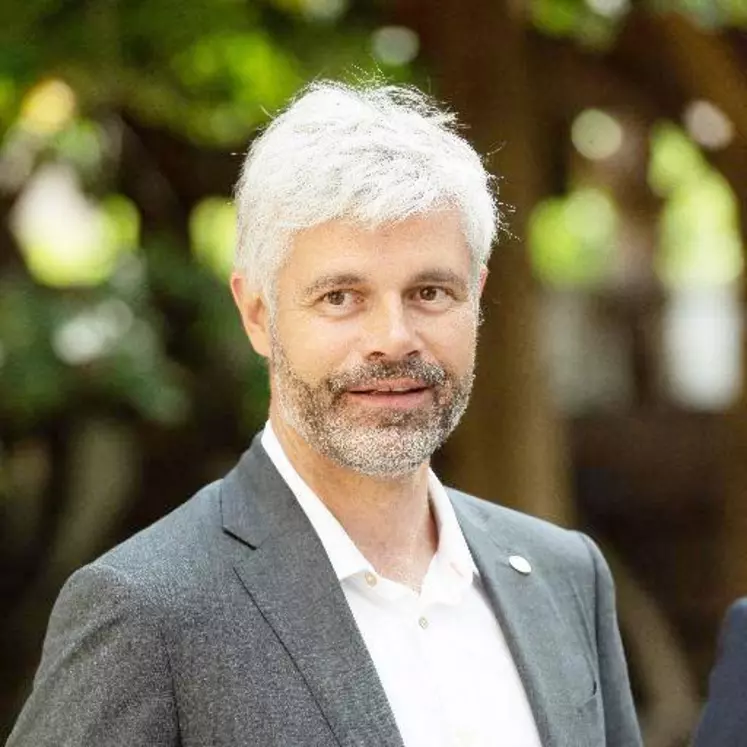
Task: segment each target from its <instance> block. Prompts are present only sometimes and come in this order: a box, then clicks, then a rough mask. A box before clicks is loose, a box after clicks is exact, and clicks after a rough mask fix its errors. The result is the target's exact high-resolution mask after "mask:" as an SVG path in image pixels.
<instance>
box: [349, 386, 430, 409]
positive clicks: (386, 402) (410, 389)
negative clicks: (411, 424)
mask: <svg viewBox="0 0 747 747" xmlns="http://www.w3.org/2000/svg"><path fill="white" fill-rule="evenodd" d="M430 391H431V387H430V386H429V385H427V384H425V383H424V382H422V381H417V380H414V379H407V380H403V379H397V380H386V381H375V382H368V383H366V384H360V385H357V386H354V387H351V388H349V389H348V390H347V394H348V395H350V396H351V397H352V398H353V399H354V400H356V401H359V402H366V403H368V404H370V405H377V406H383V407H394V408H401V409H408V408H410V407H418V406H420V405H422V404H423V402H425V401H426V399H428V398H429V396H430V394H429V393H430Z"/></svg>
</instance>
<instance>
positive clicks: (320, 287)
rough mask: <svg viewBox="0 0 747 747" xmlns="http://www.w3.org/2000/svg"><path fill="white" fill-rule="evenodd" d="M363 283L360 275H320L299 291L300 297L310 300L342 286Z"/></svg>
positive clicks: (363, 279) (344, 273)
mask: <svg viewBox="0 0 747 747" xmlns="http://www.w3.org/2000/svg"><path fill="white" fill-rule="evenodd" d="M364 282H365V278H364V277H363V276H362V275H356V274H355V273H352V272H340V273H336V274H333V275H322V277H320V278H317V279H316V280H314V281H313V282H312V283H310V284H309V285H307V286H306V287H305V288H304V289H303V290H302V291H301V297H302V298H311V297H313V296H317V295H319V294H320V293H324V292H325V291H328V290H331V289H332V288H339V287H340V286H342V285H360V284H361V283H364Z"/></svg>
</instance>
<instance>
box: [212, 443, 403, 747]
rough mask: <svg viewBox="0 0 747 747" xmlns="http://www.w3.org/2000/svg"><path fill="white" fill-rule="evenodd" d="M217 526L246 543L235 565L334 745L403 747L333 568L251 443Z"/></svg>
mask: <svg viewBox="0 0 747 747" xmlns="http://www.w3.org/2000/svg"><path fill="white" fill-rule="evenodd" d="M221 512H222V517H223V528H224V531H226V532H227V533H228V534H230V535H232V536H233V537H235V538H236V539H237V540H239V541H240V542H242V543H244V544H245V545H247V546H248V547H249V548H251V550H248V549H247V548H244V551H243V552H239V553H237V554H236V556H235V558H236V559H235V562H234V565H235V569H236V572H237V573H238V575H239V578H240V579H241V582H242V583H243V585H244V587H245V588H246V590H247V592H248V593H249V594H250V595H251V596H252V599H253V600H254V602H255V604H256V605H257V607H258V608H259V610H260V611H261V613H262V615H263V616H264V618H265V620H266V621H267V623H268V624H269V625H270V626H271V627H272V629H273V630H274V632H275V634H276V635H277V636H278V638H279V639H280V640H281V642H282V643H283V645H284V646H285V648H286V650H287V651H288V653H289V655H290V656H291V658H292V659H293V661H294V663H295V665H296V667H297V668H298V670H299V672H300V674H301V676H302V677H303V678H304V680H305V681H306V684H307V686H308V687H309V689H310V691H311V693H312V695H313V697H314V699H315V700H316V702H317V705H318V706H319V708H320V710H321V711H322V713H323V714H324V716H325V718H326V720H327V722H328V724H329V726H330V729H331V730H332V733H333V734H334V736H335V738H336V740H337V742H338V743H339V744H340V745H341V747H363V746H364V745H367V746H369V747H375V746H376V747H379V746H382V745H383V746H385V747H390V746H391V747H403V744H402V739H401V737H400V735H399V731H398V729H397V725H396V722H395V720H394V715H393V714H392V711H391V708H390V706H389V702H388V701H387V697H386V694H385V692H384V689H383V687H382V685H381V682H380V680H379V677H378V674H377V673H376V667H375V666H374V664H373V661H372V660H371V657H370V655H369V653H368V649H367V648H366V645H365V643H364V642H363V639H362V637H361V635H360V633H359V631H358V627H357V625H356V623H355V619H354V618H353V615H352V613H351V611H350V608H349V606H348V604H347V601H346V599H345V595H344V593H343V591H342V587H341V586H340V584H339V582H338V580H337V577H336V576H335V573H334V570H333V568H332V565H331V564H330V562H329V560H328V558H327V555H326V553H325V551H324V547H323V546H322V544H321V542H320V541H319V538H318V537H317V535H316V533H315V532H314V530H313V529H312V527H311V524H310V523H309V521H308V519H307V518H306V515H305V514H304V513H303V511H302V510H301V508H300V506H299V505H298V503H297V501H296V499H295V497H294V496H293V494H292V493H291V491H290V489H289V488H288V486H287V485H286V484H285V482H284V481H283V479H282V478H281V477H280V475H279V474H278V472H277V470H276V469H275V468H274V466H273V465H272V463H271V462H270V459H269V458H268V456H267V455H266V454H265V452H264V449H262V447H261V445H260V443H259V440H258V439H255V441H254V443H253V444H252V446H251V448H250V449H249V450H248V451H247V452H246V453H245V454H244V456H243V457H242V459H241V461H240V462H239V465H238V466H237V468H236V469H235V470H234V471H233V472H231V473H230V474H229V475H228V476H227V477H226V479H225V480H224V481H223V485H222V489H221Z"/></svg>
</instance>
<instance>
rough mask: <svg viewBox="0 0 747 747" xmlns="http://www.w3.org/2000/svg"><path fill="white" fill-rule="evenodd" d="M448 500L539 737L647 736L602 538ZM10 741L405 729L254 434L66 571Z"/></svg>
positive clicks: (313, 739)
mask: <svg viewBox="0 0 747 747" xmlns="http://www.w3.org/2000/svg"><path fill="white" fill-rule="evenodd" d="M450 497H451V500H452V502H453V504H454V507H455V509H456V513H457V517H458V519H459V522H460V525H461V527H462V530H463V532H464V535H465V537H466V539H467V542H468V544H469V546H470V549H471V551H472V554H473V556H474V559H475V562H476V564H477V566H478V568H479V571H480V576H481V579H482V583H483V584H484V586H485V588H486V591H487V594H488V596H489V598H490V601H491V603H492V604H493V606H494V608H495V614H496V616H497V618H498V620H499V621H500V624H501V626H502V628H503V631H504V633H505V636H506V639H507V641H508V644H509V646H510V649H511V652H512V654H513V656H514V660H515V662H516V665H517V667H518V670H519V673H520V675H521V678H522V680H523V682H524V686H525V688H526V691H527V694H528V697H529V700H530V703H531V706H532V709H533V712H534V717H535V719H536V722H537V726H538V728H539V733H540V736H541V739H542V744H543V745H544V746H545V747H561V746H564V747H601V746H603V745H607V746H608V747H629V746H633V745H640V737H639V732H638V726H637V723H636V718H635V713H634V710H633V704H632V701H631V695H630V689H629V685H628V675H627V671H626V666H625V660H624V658H623V652H622V648H621V645H620V637H619V634H618V630H617V624H616V619H615V607H614V592H613V587H612V581H611V578H610V574H609V571H608V569H607V566H606V564H605V562H604V560H603V558H602V556H601V554H600V553H599V551H598V550H597V548H596V546H595V545H594V544H593V543H592V542H591V540H589V539H588V538H586V537H585V536H584V535H581V534H578V533H575V532H570V531H566V530H563V529H559V528H557V527H554V526H552V525H550V524H547V523H545V522H542V521H539V520H537V519H534V518H530V517H528V516H525V515H522V514H519V513H516V512H514V511H510V510H508V509H505V508H501V507H498V506H494V505H492V504H489V503H486V502H484V501H481V500H479V499H477V498H473V497H471V496H468V495H464V494H462V493H458V492H456V491H450ZM514 554H515V555H522V556H524V557H525V558H527V559H528V560H529V561H530V563H531V565H532V568H533V571H532V573H531V574H529V575H522V574H520V573H518V572H517V571H515V570H514V569H513V568H512V567H511V566H510V565H509V563H508V558H509V556H511V555H514ZM7 744H8V747H45V746H47V745H48V746H49V747H52V746H54V747H108V746H111V747H114V746H120V745H121V746H122V747H136V746H140V745H142V746H143V747H146V746H147V747H166V746H167V745H168V746H169V747H175V746H176V745H181V747H197V746H198V745H199V746H200V747H203V746H204V747H207V746H208V745H211V746H218V747H221V746H224V745H225V746H226V747H228V745H231V746H232V747H233V746H235V745H259V747H272V746H273V745H277V746H278V747H295V746H297V745H298V746H301V745H303V746H304V747H306V746H307V745H308V746H309V747H311V746H314V747H354V746H355V747H363V746H364V745H365V746H366V747H390V746H391V747H402V740H401V737H400V735H399V733H398V731H397V726H396V723H395V721H394V717H393V715H392V712H391V709H390V707H389V704H388V702H387V698H386V695H385V693H384V690H383V688H382V686H381V683H380V681H379V679H378V676H377V674H376V669H375V667H374V665H373V662H372V661H371V658H370V656H369V654H368V651H367V649H366V646H365V644H364V642H363V640H362V638H361V636H360V633H359V632H358V629H357V627H356V623H355V620H354V618H353V616H352V614H351V612H350V609H349V607H348V605H347V602H346V600H345V596H344V594H343V591H342V589H341V587H340V584H339V582H338V581H337V578H336V577H335V574H334V572H333V570H332V567H331V565H330V563H329V561H328V559H327V556H326V554H325V552H324V549H323V547H322V545H321V543H320V541H319V539H318V537H317V535H316V533H315V532H314V530H313V529H312V528H311V525H310V524H309V522H308V520H307V518H306V515H305V514H304V513H303V511H302V510H301V508H300V507H299V505H298V503H297V501H296V500H295V498H294V496H293V495H292V493H291V492H290V490H289V489H288V487H287V486H286V484H285V482H284V481H283V479H282V478H281V477H280V475H279V474H278V472H277V471H276V470H275V468H274V466H273V465H272V462H271V461H270V459H269V458H268V457H267V455H266V453H265V452H264V450H263V449H262V447H261V445H260V442H259V440H258V439H255V441H254V443H253V444H252V446H251V448H250V449H249V450H248V451H247V452H246V453H245V454H244V456H243V457H242V459H241V461H240V462H239V464H238V465H237V466H236V468H235V469H234V470H233V471H231V472H230V473H229V474H228V476H227V477H226V478H225V479H223V480H219V481H218V482H215V483H213V484H211V485H208V486H207V487H205V488H204V489H203V490H201V491H200V492H199V493H197V494H196V495H195V496H194V497H193V498H191V499H190V500H189V501H187V502H186V503H185V504H184V505H182V506H181V507H180V508H178V509H177V510H176V511H174V512H173V513H171V514H170V515H169V516H166V517H165V518H164V519H162V520H160V521H159V522H157V523H156V524H154V525H153V526H151V527H149V528H148V529H145V530H144V531H143V532H140V533H139V534H138V535H136V536H134V537H132V538H131V539H130V540H128V541H127V542H125V543H123V544H122V545H120V546H118V547H116V548H114V549H113V550H111V551H110V552H108V553H106V554H105V555H104V556H102V557H101V558H99V559H98V560H96V561H95V562H93V563H91V564H90V565H88V566H86V567H84V568H82V569H80V570H79V571H77V572H76V573H75V574H73V576H72V577H71V578H70V579H69V580H68V582H67V583H66V584H65V586H64V588H63V589H62V591H61V592H60V595H59V598H58V599H57V602H56V604H55V607H54V610H53V612H52V616H51V618H50V621H49V628H48V631H47V636H46V640H45V643H44V649H43V654H42V660H41V664H40V666H39V669H38V672H37V674H36V678H35V681H34V688H33V692H32V693H31V695H30V697H29V699H28V701H27V703H26V705H25V707H24V709H23V711H22V712H21V715H20V716H19V718H18V721H17V723H16V725H15V729H14V731H13V733H12V734H11V736H10V740H9V742H8V743H7ZM495 744H496V745H502V744H503V743H502V741H501V735H500V734H496V735H495ZM506 747H510V746H508V745H506Z"/></svg>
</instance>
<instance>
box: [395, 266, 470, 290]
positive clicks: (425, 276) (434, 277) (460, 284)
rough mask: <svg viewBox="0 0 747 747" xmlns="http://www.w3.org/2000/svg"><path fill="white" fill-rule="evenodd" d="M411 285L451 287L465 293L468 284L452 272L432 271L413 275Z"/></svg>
mask: <svg viewBox="0 0 747 747" xmlns="http://www.w3.org/2000/svg"><path fill="white" fill-rule="evenodd" d="M410 282H411V283H412V284H413V285H420V284H423V283H437V284H441V285H451V286H454V287H455V288H456V289H458V290H460V291H463V292H465V293H466V292H467V291H468V290H469V284H468V282H467V281H466V280H465V279H464V278H463V277H462V276H461V275H458V274H457V273H456V272H454V271H453V270H442V269H432V270H423V271H422V272H419V273H418V274H417V275H415V277H414V278H412V280H411V281H410Z"/></svg>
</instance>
